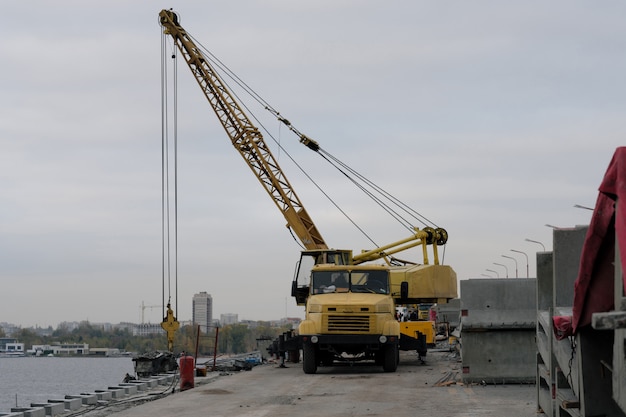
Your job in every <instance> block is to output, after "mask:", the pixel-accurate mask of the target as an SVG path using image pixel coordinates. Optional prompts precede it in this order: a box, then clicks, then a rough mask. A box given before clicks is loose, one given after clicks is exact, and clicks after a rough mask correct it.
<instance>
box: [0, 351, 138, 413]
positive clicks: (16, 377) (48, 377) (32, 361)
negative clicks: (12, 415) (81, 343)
mask: <svg viewBox="0 0 626 417" xmlns="http://www.w3.org/2000/svg"><path fill="white" fill-rule="evenodd" d="M134 372H135V371H134V368H133V361H132V360H131V358H129V357H124V358H58V357H39V358H36V357H19V358H0V413H2V412H7V411H9V410H10V408H11V407H15V398H16V395H17V404H18V406H20V407H25V406H26V407H27V406H30V403H32V402H45V401H47V400H48V399H58V398H63V397H64V396H65V395H75V394H80V393H81V392H93V391H94V390H97V389H106V388H107V387H109V386H111V385H116V384H118V383H120V382H122V379H123V378H124V375H126V373H129V374H131V375H133V374H134Z"/></svg>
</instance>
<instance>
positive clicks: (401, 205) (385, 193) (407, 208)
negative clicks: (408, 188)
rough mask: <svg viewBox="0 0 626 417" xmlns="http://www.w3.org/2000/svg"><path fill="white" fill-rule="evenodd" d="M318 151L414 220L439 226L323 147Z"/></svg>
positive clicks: (426, 224) (425, 224) (427, 224)
mask: <svg viewBox="0 0 626 417" xmlns="http://www.w3.org/2000/svg"><path fill="white" fill-rule="evenodd" d="M319 151H320V152H321V153H323V154H324V155H327V156H328V157H329V158H331V159H332V160H333V161H336V162H337V163H338V164H340V165H341V166H342V167H344V168H346V169H347V170H349V171H350V172H351V173H352V174H354V175H355V176H357V177H358V178H360V179H361V180H362V181H363V182H364V183H366V184H368V185H369V186H370V187H371V188H372V189H374V190H376V191H377V192H378V193H380V195H381V196H384V197H385V198H386V199H387V200H389V201H391V202H393V203H394V205H396V206H397V207H399V208H401V209H402V210H403V211H404V212H405V213H406V214H408V215H410V216H412V217H413V218H414V219H415V220H416V221H418V222H420V223H421V224H422V225H424V226H434V227H439V226H437V224H436V223H435V222H433V221H432V220H429V219H428V218H426V217H425V216H423V215H422V214H420V213H419V212H417V211H416V210H414V209H412V208H411V207H410V206H408V205H407V204H406V203H404V202H402V201H401V200H400V199H399V198H397V197H395V196H393V195H392V194H391V193H389V192H388V191H385V190H384V189H383V188H382V187H380V186H379V185H377V184H376V183H374V182H373V181H371V180H369V179H368V178H366V177H365V176H363V175H362V174H360V173H359V172H357V171H356V170H354V169H353V168H351V167H350V166H348V165H347V164H345V163H343V162H342V161H340V160H339V159H337V158H336V157H334V156H332V155H331V154H329V153H328V152H326V151H325V150H324V149H322V148H320V149H319ZM331 164H332V163H331ZM332 165H333V166H335V165H334V164H332Z"/></svg>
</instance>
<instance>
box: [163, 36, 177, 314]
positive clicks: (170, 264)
mask: <svg viewBox="0 0 626 417" xmlns="http://www.w3.org/2000/svg"><path fill="white" fill-rule="evenodd" d="M167 55H168V54H167V37H166V36H165V35H163V36H162V37H161V223H162V224H161V256H162V266H161V275H162V277H161V281H162V282H161V291H162V307H163V315H162V317H165V316H166V311H165V306H166V302H165V298H166V297H165V295H166V281H167V300H168V301H167V305H168V306H170V304H171V299H172V274H173V275H174V294H175V308H176V312H175V316H178V162H177V160H178V132H177V131H178V121H177V119H178V98H177V96H178V94H177V90H178V70H177V65H176V64H174V66H173V73H174V74H173V92H172V94H173V114H172V116H171V117H172V126H171V129H172V131H173V133H172V135H173V139H170V123H169V120H170V114H169V112H168V110H169V103H168V98H169V89H168V65H167V58H166V56H167ZM170 142H173V148H174V150H173V155H170ZM170 159H173V164H174V167H173V172H170V170H171V168H170ZM170 177H173V183H174V184H173V190H170ZM172 194H173V195H174V202H173V203H172V202H171V200H170V198H171V195H172ZM172 204H173V207H172ZM171 217H173V224H172V219H171ZM172 234H173V237H172ZM172 246H173V248H172Z"/></svg>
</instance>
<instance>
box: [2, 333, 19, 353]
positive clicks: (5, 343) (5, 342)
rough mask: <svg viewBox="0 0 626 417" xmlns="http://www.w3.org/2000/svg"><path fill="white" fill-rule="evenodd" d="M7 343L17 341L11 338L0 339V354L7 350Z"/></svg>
mask: <svg viewBox="0 0 626 417" xmlns="http://www.w3.org/2000/svg"><path fill="white" fill-rule="evenodd" d="M7 343H17V339H14V338H12V337H0V352H3V351H5V350H6V349H7Z"/></svg>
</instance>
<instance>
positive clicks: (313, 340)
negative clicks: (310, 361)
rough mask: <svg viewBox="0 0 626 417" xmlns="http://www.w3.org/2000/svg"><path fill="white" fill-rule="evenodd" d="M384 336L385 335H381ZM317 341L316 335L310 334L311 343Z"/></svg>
mask: <svg viewBox="0 0 626 417" xmlns="http://www.w3.org/2000/svg"><path fill="white" fill-rule="evenodd" d="M383 337H385V336H383ZM318 341H319V339H318V338H317V336H311V343H317V342H318Z"/></svg>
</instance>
